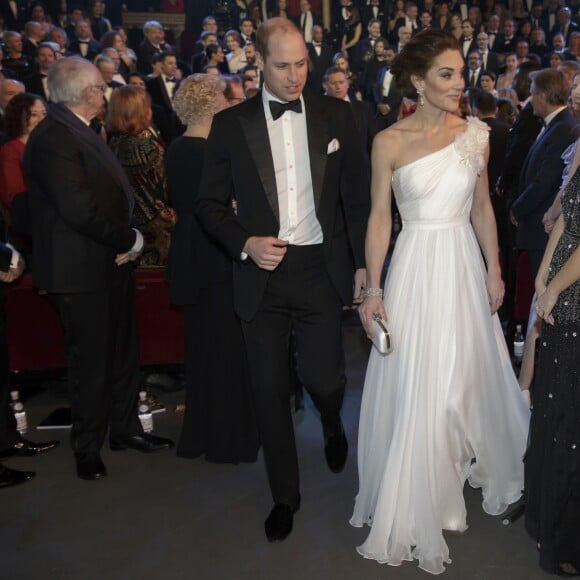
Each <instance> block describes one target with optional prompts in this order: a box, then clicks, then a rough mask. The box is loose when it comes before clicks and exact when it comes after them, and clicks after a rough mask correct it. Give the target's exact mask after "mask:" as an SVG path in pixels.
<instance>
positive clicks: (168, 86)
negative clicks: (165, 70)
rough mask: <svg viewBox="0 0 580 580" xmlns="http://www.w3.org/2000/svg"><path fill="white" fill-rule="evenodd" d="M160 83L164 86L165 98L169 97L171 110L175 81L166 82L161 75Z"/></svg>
mask: <svg viewBox="0 0 580 580" xmlns="http://www.w3.org/2000/svg"><path fill="white" fill-rule="evenodd" d="M161 81H162V82H163V84H164V85H165V91H166V92H167V96H168V97H169V101H170V102H171V108H173V92H174V91H175V87H176V84H177V83H176V81H175V80H173V81H168V80H167V77H166V76H165V75H163V74H162V75H161Z"/></svg>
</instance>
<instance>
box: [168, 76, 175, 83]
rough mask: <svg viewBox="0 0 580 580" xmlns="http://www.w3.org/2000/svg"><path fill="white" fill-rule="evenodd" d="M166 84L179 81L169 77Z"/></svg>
mask: <svg viewBox="0 0 580 580" xmlns="http://www.w3.org/2000/svg"><path fill="white" fill-rule="evenodd" d="M166 82H168V83H176V82H177V79H176V78H175V77H168V78H167V81H166Z"/></svg>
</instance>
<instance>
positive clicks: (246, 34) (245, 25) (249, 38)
mask: <svg viewBox="0 0 580 580" xmlns="http://www.w3.org/2000/svg"><path fill="white" fill-rule="evenodd" d="M240 36H241V37H242V42H241V46H242V48H243V47H244V46H245V45H246V43H247V42H254V43H255V42H256V29H255V27H254V21H253V20H252V19H251V18H242V19H241V20H240Z"/></svg>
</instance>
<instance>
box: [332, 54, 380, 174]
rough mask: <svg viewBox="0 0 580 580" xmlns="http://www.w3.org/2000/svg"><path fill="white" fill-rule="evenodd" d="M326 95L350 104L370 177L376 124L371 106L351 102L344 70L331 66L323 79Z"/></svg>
mask: <svg viewBox="0 0 580 580" xmlns="http://www.w3.org/2000/svg"><path fill="white" fill-rule="evenodd" d="M322 86H323V87H324V91H325V94H326V95H328V96H329V97H333V98H335V99H340V100H341V101H346V102H347V103H349V104H350V108H351V109H352V114H353V115H354V122H355V125H356V128H357V131H358V135H359V141H360V147H361V150H362V152H363V156H364V160H365V167H366V168H367V171H368V175H369V177H370V171H371V147H372V144H373V139H374V136H375V135H374V123H373V116H372V112H371V109H370V105H369V104H368V103H367V102H366V101H357V100H351V99H350V97H349V96H348V89H349V82H348V78H347V77H346V73H345V72H344V70H343V69H341V68H339V67H337V66H331V67H330V68H329V69H328V70H327V71H326V72H325V73H324V77H323V79H322Z"/></svg>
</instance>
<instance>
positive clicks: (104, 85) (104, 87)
mask: <svg viewBox="0 0 580 580" xmlns="http://www.w3.org/2000/svg"><path fill="white" fill-rule="evenodd" d="M108 88H109V87H108V85H106V84H105V83H103V84H102V85H91V89H98V90H101V91H103V93H104V92H105V91H106V90H107V89H108Z"/></svg>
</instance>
